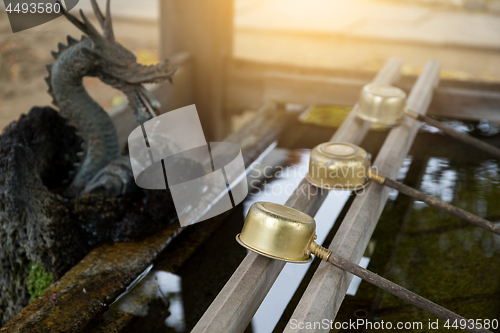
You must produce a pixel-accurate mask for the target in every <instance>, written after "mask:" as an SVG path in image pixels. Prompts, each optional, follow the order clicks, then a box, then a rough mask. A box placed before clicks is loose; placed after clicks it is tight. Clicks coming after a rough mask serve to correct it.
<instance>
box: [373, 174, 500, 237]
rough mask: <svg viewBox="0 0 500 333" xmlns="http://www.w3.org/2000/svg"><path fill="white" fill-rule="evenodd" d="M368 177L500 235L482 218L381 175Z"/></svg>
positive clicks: (494, 226) (499, 230)
mask: <svg viewBox="0 0 500 333" xmlns="http://www.w3.org/2000/svg"><path fill="white" fill-rule="evenodd" d="M369 177H370V178H371V179H373V180H374V181H376V182H377V183H379V184H381V185H385V186H388V187H390V188H393V189H395V190H398V191H399V192H400V193H403V194H405V195H408V196H410V197H412V198H414V199H416V200H420V201H423V202H425V203H426V204H428V205H429V206H432V207H435V208H437V209H440V210H442V211H443V212H446V213H449V214H451V215H454V216H456V217H459V218H461V219H462V220H464V221H467V222H469V223H472V224H474V225H477V226H478V227H481V228H484V229H486V230H489V231H491V232H493V233H495V234H497V235H500V226H499V225H496V224H494V223H493V222H490V221H488V220H486V219H483V218H482V217H479V216H477V215H474V214H472V213H469V212H467V211H465V210H463V209H460V208H458V207H455V206H453V205H450V204H448V203H446V202H444V201H441V200H438V199H436V198H433V197H430V196H428V195H426V194H424V193H422V192H420V191H418V190H416V189H414V188H411V187H409V186H406V185H405V184H402V183H399V182H397V181H395V180H394V179H391V178H387V177H384V176H381V175H377V174H374V173H373V171H371V170H370V171H369Z"/></svg>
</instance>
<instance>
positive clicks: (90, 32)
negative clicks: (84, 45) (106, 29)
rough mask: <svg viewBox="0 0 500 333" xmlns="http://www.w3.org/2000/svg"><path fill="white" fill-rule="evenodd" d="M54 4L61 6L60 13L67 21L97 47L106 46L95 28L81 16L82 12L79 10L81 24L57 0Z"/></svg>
mask: <svg viewBox="0 0 500 333" xmlns="http://www.w3.org/2000/svg"><path fill="white" fill-rule="evenodd" d="M56 3H58V4H59V5H60V6H61V11H62V12H63V14H64V16H66V18H67V19H68V21H70V22H71V23H73V24H74V25H75V26H76V27H77V28H78V29H80V30H81V31H82V32H83V33H85V34H86V35H87V36H89V37H90V38H91V39H92V41H93V42H94V43H95V44H96V45H97V46H104V45H105V44H106V40H105V39H104V38H103V37H102V36H101V34H100V33H99V32H98V31H97V30H96V28H95V27H94V26H93V25H92V23H90V21H89V20H88V19H87V17H86V16H85V15H84V14H83V11H82V10H80V15H81V16H82V19H83V22H81V21H80V20H79V19H78V18H76V17H75V16H73V15H72V14H70V13H69V12H68V11H67V10H66V8H64V6H63V5H62V4H61V1H60V0H57V1H56Z"/></svg>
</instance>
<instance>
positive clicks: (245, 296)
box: [192, 58, 401, 333]
mask: <svg viewBox="0 0 500 333" xmlns="http://www.w3.org/2000/svg"><path fill="white" fill-rule="evenodd" d="M400 68H401V60H399V59H396V58H393V59H390V60H389V61H388V62H387V64H386V65H385V66H384V68H383V69H382V70H381V71H380V73H379V74H378V75H377V77H376V78H375V79H374V82H379V83H387V84H391V83H395V82H396V81H397V80H398V79H399V77H400ZM368 129H369V124H367V123H365V122H364V121H362V120H360V119H359V118H358V117H356V116H355V114H354V112H351V114H350V115H349V116H348V118H347V119H346V120H345V121H344V123H343V124H342V126H341V128H340V129H339V131H337V132H338V134H336V135H335V136H334V137H333V138H332V140H336V141H340V140H341V141H348V142H352V143H354V144H359V143H360V142H361V140H362V139H363V137H364V136H365V134H366V132H367V131H368ZM327 194H328V192H327V191H318V189H317V188H316V187H314V186H312V185H310V184H309V183H308V182H307V181H306V180H305V179H303V180H302V182H301V183H300V184H299V186H298V187H297V188H296V189H295V191H294V193H293V194H292V195H291V196H290V198H289V199H288V201H287V202H286V204H285V205H287V206H289V207H293V208H295V209H298V210H301V211H303V212H305V213H307V214H309V215H312V216H314V215H315V214H316V212H317V211H318V209H319V207H320V206H321V204H322V203H323V201H324V200H325V198H326V196H327ZM284 265H285V263H284V262H283V261H278V260H273V259H269V258H267V257H263V256H260V255H257V254H255V253H253V252H250V253H249V254H248V255H247V256H246V257H245V259H244V260H243V261H242V262H241V264H240V266H239V267H238V269H236V271H235V272H234V274H233V275H232V276H231V278H230V279H229V281H228V282H227V283H226V285H225V286H224V288H223V289H222V290H221V291H220V293H219V294H218V295H217V297H216V299H215V300H214V301H213V302H212V304H211V305H210V307H209V308H208V309H207V311H206V312H205V314H204V315H203V317H202V318H201V319H200V320H199V321H198V323H197V324H196V326H195V327H194V329H193V330H192V332H193V333H201V332H204V333H207V332H211V333H212V332H213V333H219V332H227V333H230V332H234V333H237V332H243V331H244V330H245V329H246V327H247V326H248V324H249V323H250V321H251V320H252V317H253V315H254V314H255V312H256V311H257V309H258V308H259V306H260V304H261V303H262V301H263V300H264V298H265V297H266V295H267V292H268V291H269V289H270V288H271V286H272V285H273V283H274V281H275V280H276V278H277V277H278V275H279V273H280V272H281V270H282V269H283V266H284Z"/></svg>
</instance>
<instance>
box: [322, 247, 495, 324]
mask: <svg viewBox="0 0 500 333" xmlns="http://www.w3.org/2000/svg"><path fill="white" fill-rule="evenodd" d="M325 261H327V262H329V263H330V264H332V265H334V266H337V267H339V268H341V269H343V270H344V271H346V272H349V273H351V274H354V275H356V276H357V277H359V278H361V279H363V280H365V281H366V282H369V283H371V284H373V285H375V286H377V287H379V288H381V289H383V290H385V291H387V292H388V293H390V294H392V295H394V296H397V297H399V298H401V299H403V300H405V301H407V302H409V303H411V304H413V305H415V306H418V307H419V308H421V309H423V310H425V311H427V312H429V313H432V314H433V315H435V316H437V317H439V318H441V319H443V320H449V321H451V322H455V321H456V322H458V323H462V322H465V324H466V325H465V327H464V328H463V329H464V330H466V331H467V332H471V333H485V332H490V333H491V331H488V330H487V329H484V328H478V327H476V326H475V324H474V323H471V322H469V321H468V320H467V319H466V318H464V317H462V316H460V315H458V314H456V313H454V312H452V311H450V310H448V309H446V308H444V307H442V306H441V305H438V304H436V303H434V302H431V301H429V300H428V299H426V298H424V297H422V296H419V295H417V294H415V293H414V292H411V291H409V290H408V289H405V288H403V287H401V286H400V285H397V284H396V283H394V282H391V281H389V280H387V279H385V278H383V277H381V276H379V275H377V274H375V273H373V272H370V271H369V270H367V269H364V268H363V267H361V266H359V265H356V264H354V263H352V262H351V261H349V260H346V259H344V258H342V257H340V256H338V255H335V254H333V253H331V254H330V256H329V257H328V259H327V260H325ZM461 328H462V327H461Z"/></svg>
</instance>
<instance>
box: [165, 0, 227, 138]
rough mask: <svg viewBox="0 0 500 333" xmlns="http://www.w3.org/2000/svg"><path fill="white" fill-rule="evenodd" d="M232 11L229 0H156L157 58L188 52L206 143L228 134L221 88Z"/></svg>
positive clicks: (223, 92)
mask: <svg viewBox="0 0 500 333" xmlns="http://www.w3.org/2000/svg"><path fill="white" fill-rule="evenodd" d="M233 11H234V10H233V0H210V1H206V0H160V13H161V18H160V29H161V31H160V36H161V56H162V57H163V58H168V57H170V56H172V55H173V54H175V53H178V52H189V53H190V55H191V57H192V61H193V67H194V71H193V83H194V84H193V92H194V102H195V104H196V107H197V109H198V113H199V115H200V120H201V123H202V125H203V130H204V132H205V137H206V138H207V140H219V139H221V138H223V137H224V136H225V134H227V133H228V132H229V128H228V126H227V125H226V124H229V121H228V120H227V119H225V117H224V100H225V88H224V87H225V81H226V64H227V61H228V60H229V59H230V57H231V55H232V39H233ZM174 84H175V82H174Z"/></svg>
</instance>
